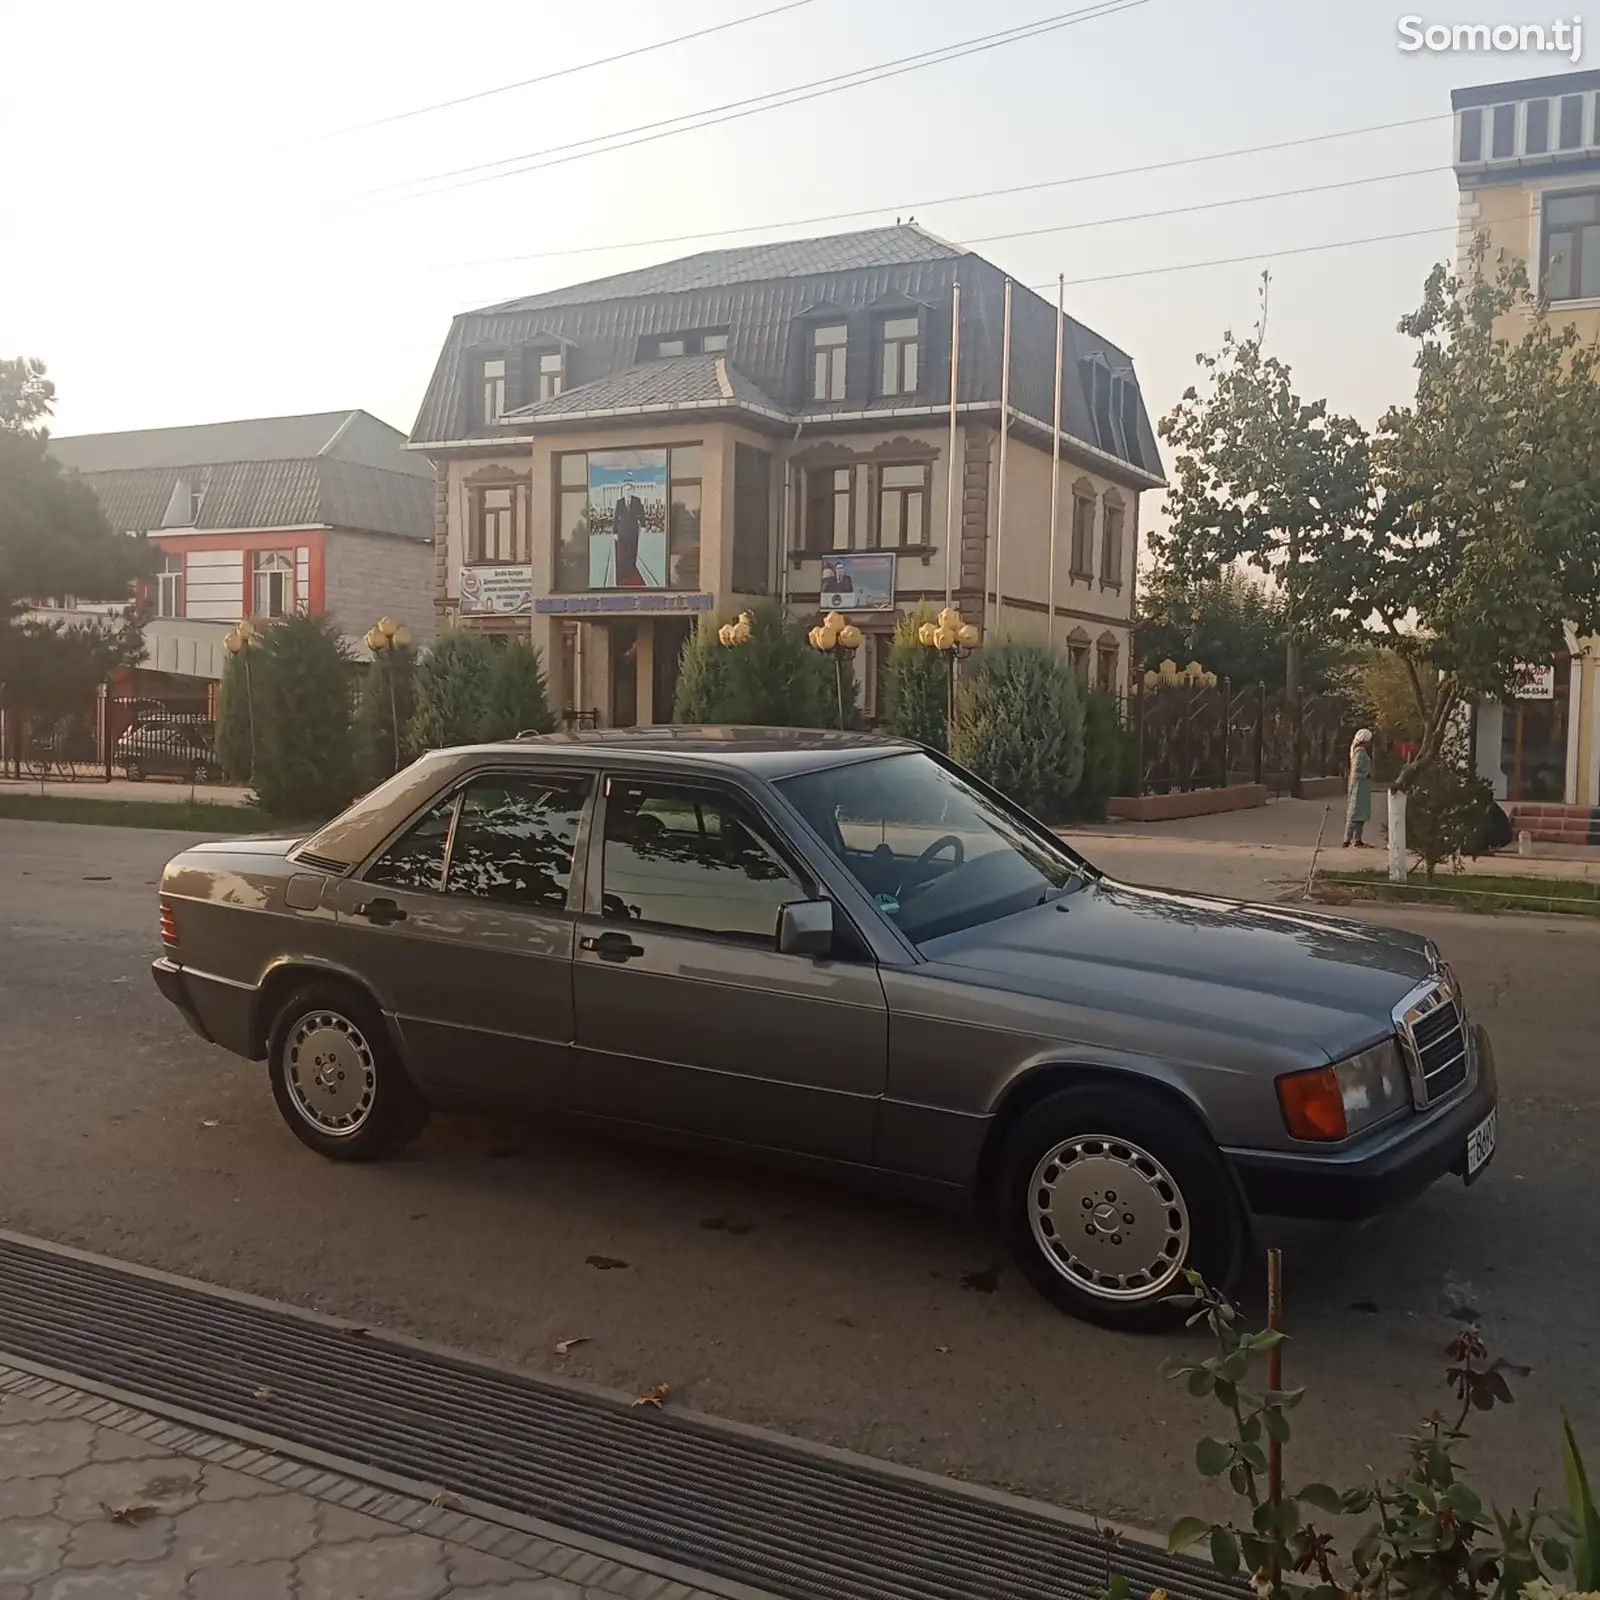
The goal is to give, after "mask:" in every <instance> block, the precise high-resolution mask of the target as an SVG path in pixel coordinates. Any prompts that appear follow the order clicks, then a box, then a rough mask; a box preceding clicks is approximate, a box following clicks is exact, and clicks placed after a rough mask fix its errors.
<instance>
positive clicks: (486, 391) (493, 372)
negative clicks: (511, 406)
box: [480, 356, 507, 424]
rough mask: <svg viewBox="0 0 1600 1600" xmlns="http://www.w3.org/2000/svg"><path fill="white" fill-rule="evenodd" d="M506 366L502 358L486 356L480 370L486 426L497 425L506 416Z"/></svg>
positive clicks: (504, 359)
mask: <svg viewBox="0 0 1600 1600" xmlns="http://www.w3.org/2000/svg"><path fill="white" fill-rule="evenodd" d="M506 365H507V364H506V358H505V357H504V356H486V357H485V358H484V361H483V365H482V367H481V368H480V378H481V381H482V385H483V420H484V422H485V423H486V424H494V423H497V422H499V421H501V419H502V418H504V416H505V414H506V409H507V407H506V393H507V391H506Z"/></svg>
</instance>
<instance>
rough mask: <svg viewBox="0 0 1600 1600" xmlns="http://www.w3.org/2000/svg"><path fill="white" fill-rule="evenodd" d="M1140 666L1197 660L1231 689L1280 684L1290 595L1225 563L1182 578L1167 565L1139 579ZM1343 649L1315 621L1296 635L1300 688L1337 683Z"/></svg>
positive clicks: (1307, 621)
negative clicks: (1209, 574) (1218, 569)
mask: <svg viewBox="0 0 1600 1600" xmlns="http://www.w3.org/2000/svg"><path fill="white" fill-rule="evenodd" d="M1135 637H1136V638H1137V640H1138V648H1139V657H1140V659H1139V666H1140V670H1141V671H1146V670H1149V669H1152V668H1155V667H1159V666H1160V664H1161V663H1162V662H1163V661H1176V662H1177V663H1178V664H1179V665H1180V666H1182V665H1184V664H1185V663H1187V662H1190V661H1198V662H1199V663H1200V665H1201V666H1203V667H1205V668H1206V669H1207V670H1208V671H1211V672H1214V673H1216V674H1217V676H1218V677H1219V678H1226V679H1228V681H1229V683H1230V684H1232V686H1233V688H1234V691H1235V692H1237V691H1238V690H1239V689H1241V688H1243V687H1244V686H1245V685H1247V684H1254V683H1264V684H1265V685H1266V686H1267V688H1268V689H1281V688H1283V686H1284V669H1285V665H1286V661H1285V645H1286V643H1287V640H1288V637H1289V602H1288V596H1287V595H1286V594H1285V593H1284V592H1283V591H1282V590H1280V589H1274V588H1272V587H1270V586H1269V585H1267V584H1265V583H1263V582H1261V581H1260V580H1259V579H1256V578H1253V577H1251V576H1250V575H1249V574H1248V573H1247V572H1244V571H1242V570H1240V569H1239V568H1238V567H1231V568H1228V569H1227V570H1225V571H1224V572H1222V573H1221V574H1220V575H1219V576H1217V577H1214V578H1202V579H1198V580H1194V581H1189V580H1185V579H1184V578H1183V577H1182V576H1180V574H1179V573H1178V572H1177V571H1175V570H1174V568H1173V567H1172V566H1170V565H1169V564H1166V563H1163V564H1161V565H1159V566H1157V567H1156V568H1155V570H1154V571H1153V572H1151V573H1150V574H1149V575H1148V577H1147V578H1146V580H1145V583H1144V587H1143V590H1142V592H1141V594H1140V600H1139V616H1138V626H1137V632H1136V635H1135ZM1348 654H1349V651H1348V647H1347V646H1346V645H1344V643H1343V642H1342V641H1341V640H1339V639H1338V638H1337V637H1334V636H1332V635H1330V633H1329V632H1328V630H1327V629H1326V628H1324V627H1323V626H1321V625H1320V624H1319V623H1318V622H1317V621H1316V620H1314V619H1311V618H1307V619H1305V620H1304V621H1303V622H1302V625H1301V629H1300V635H1299V655H1300V685H1301V688H1302V689H1329V688H1332V687H1333V686H1334V685H1335V683H1336V682H1337V681H1338V677H1339V669H1340V667H1341V666H1342V664H1343V662H1344V660H1345V658H1346V657H1347V656H1348Z"/></svg>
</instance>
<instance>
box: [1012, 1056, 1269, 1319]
mask: <svg viewBox="0 0 1600 1600" xmlns="http://www.w3.org/2000/svg"><path fill="white" fill-rule="evenodd" d="M995 1199H996V1207H997V1214H998V1217H999V1221H1000V1225H1001V1227H1002V1229H1003V1230H1004V1232H1005V1235H1006V1242H1007V1244H1008V1245H1009V1247H1010V1250H1011V1254H1012V1256H1013V1258H1014V1259H1015V1261H1016V1263H1017V1265H1018V1267H1019V1268H1020V1269H1021V1271H1022V1273H1023V1276H1024V1277H1026V1278H1027V1279H1028V1281H1029V1282H1030V1283H1031V1284H1032V1285H1033V1286H1034V1288H1036V1289H1037V1290H1038V1291H1039V1293H1040V1294H1042V1295H1043V1296H1044V1297H1045V1299H1047V1300H1049V1301H1050V1302H1051V1303H1052V1304H1054V1305H1056V1306H1059V1307H1060V1308H1061V1310H1063V1311H1067V1312H1070V1313H1071V1314H1072V1315H1073V1316H1075V1317H1078V1318H1081V1319H1082V1320H1083V1321H1085V1322H1095V1323H1098V1324H1100V1325H1101V1326H1102V1327H1107V1328H1117V1329H1122V1330H1125V1331H1128V1332H1152V1331H1156V1330H1159V1329H1163V1328H1170V1327H1174V1326H1177V1325H1178V1324H1180V1323H1181V1322H1182V1321H1183V1318H1184V1312H1183V1310H1182V1309H1180V1308H1175V1307H1173V1306H1172V1305H1170V1304H1167V1303H1166V1301H1167V1298H1168V1296H1170V1295H1173V1294H1178V1293H1182V1292H1184V1291H1185V1290H1186V1289H1187V1287H1188V1286H1187V1284H1186V1283H1185V1282H1184V1279H1183V1272H1184V1271H1185V1270H1188V1269H1192V1270H1196V1271H1198V1272H1200V1273H1202V1274H1203V1275H1204V1277H1205V1279H1206V1281H1207V1283H1209V1284H1210V1285H1211V1286H1212V1287H1213V1288H1217V1289H1224V1290H1226V1289H1231V1288H1232V1287H1233V1285H1234V1284H1235V1283H1236V1282H1237V1280H1238V1276H1239V1272H1240V1269H1241V1267H1242V1265H1243V1261H1244V1254H1245V1248H1246V1238H1247V1232H1246V1226H1245V1219H1244V1215H1243V1211H1242V1208H1241V1206H1240V1203H1239V1199H1238V1196H1237V1194H1236V1193H1235V1190H1234V1186H1233V1182H1232V1179H1231V1178H1230V1177H1229V1174H1228V1171H1227V1168H1226V1167H1225V1166H1224V1164H1223V1160H1222V1157H1221V1155H1220V1154H1219V1153H1218V1151H1217V1148H1216V1146H1215V1145H1214V1144H1213V1143H1212V1142H1211V1140H1210V1138H1209V1137H1208V1136H1207V1135H1206V1133H1205V1131H1204V1129H1203V1128H1201V1127H1200V1126H1199V1125H1198V1124H1197V1123H1196V1122H1195V1121H1194V1120H1192V1119H1191V1118H1190V1117H1188V1116H1186V1115H1185V1114H1184V1113H1183V1112H1182V1111H1181V1110H1179V1109H1178V1108H1176V1107H1174V1106H1171V1105H1169V1104H1167V1103H1166V1102H1165V1101H1164V1100H1162V1099H1161V1098H1160V1097H1159V1096H1157V1095H1153V1094H1151V1093H1149V1092H1148V1091H1143V1090H1140V1089H1137V1088H1122V1087H1117V1086H1114V1085H1109V1084H1103V1083H1092V1084H1082V1085H1079V1086H1076V1087H1073V1088H1068V1089H1063V1090H1061V1091H1060V1092H1059V1093H1057V1094H1053V1095H1051V1096H1050V1097H1049V1098H1048V1099H1046V1100H1043V1101H1041V1102H1040V1103H1039V1104H1038V1105H1036V1106H1035V1107H1034V1108H1033V1109H1032V1110H1031V1111H1029V1112H1027V1113H1026V1114H1025V1115H1024V1116H1023V1117H1022V1119H1021V1121H1019V1122H1018V1123H1017V1125H1016V1126H1015V1127H1014V1128H1013V1129H1012V1130H1011V1131H1010V1133H1009V1134H1008V1135H1007V1137H1006V1141H1005V1144H1004V1146H1003V1147H1002V1150H1001V1154H1000V1161H999V1165H998V1170H997V1194H996V1196H995ZM1129 1218H1131V1219H1132V1221H1131V1222H1129V1221H1128V1219H1129ZM1067 1219H1070V1221H1069V1220H1067ZM1052 1239H1053V1240H1054V1241H1055V1243H1052V1242H1051V1241H1052ZM1080 1239H1082V1240H1083V1241H1084V1242H1083V1243H1082V1244H1081V1245H1080V1244H1079V1240H1080ZM1080 1252H1081V1253H1080Z"/></svg>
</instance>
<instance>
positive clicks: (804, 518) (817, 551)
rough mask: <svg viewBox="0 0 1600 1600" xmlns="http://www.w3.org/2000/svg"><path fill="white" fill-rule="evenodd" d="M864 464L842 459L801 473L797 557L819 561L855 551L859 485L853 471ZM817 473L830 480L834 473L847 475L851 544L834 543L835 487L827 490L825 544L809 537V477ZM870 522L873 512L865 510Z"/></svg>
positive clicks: (813, 465) (812, 464)
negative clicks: (833, 510)
mask: <svg viewBox="0 0 1600 1600" xmlns="http://www.w3.org/2000/svg"><path fill="white" fill-rule="evenodd" d="M862 464H863V463H862V462H860V461H859V460H857V459H855V458H853V457H841V458H840V459H838V460H833V461H826V460H825V461H814V462H810V463H808V464H807V465H806V466H804V467H803V468H802V469H801V478H800V548H799V552H798V553H799V554H800V555H801V556H802V557H805V558H810V559H820V558H821V557H823V556H831V555H849V554H853V553H854V551H855V549H856V522H857V520H858V519H857V517H856V491H857V489H858V488H859V484H858V483H857V481H856V469H857V468H858V467H860V466H861V465H862ZM816 472H826V473H827V474H828V475H829V476H830V477H831V476H832V475H833V474H834V473H836V472H848V473H849V474H850V542H849V543H848V544H846V545H836V544H834V543H833V516H832V507H833V502H834V499H835V498H836V497H837V495H838V493H839V490H838V487H837V486H836V485H835V486H833V487H830V488H829V490H828V506H829V516H828V542H827V543H818V542H817V541H815V540H814V539H813V537H812V528H811V475H812V474H813V473H816ZM867 515H868V517H869V519H870V518H871V516H872V508H871V507H870V506H869V507H868V508H867Z"/></svg>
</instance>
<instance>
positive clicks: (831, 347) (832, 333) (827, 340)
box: [811, 322, 849, 400]
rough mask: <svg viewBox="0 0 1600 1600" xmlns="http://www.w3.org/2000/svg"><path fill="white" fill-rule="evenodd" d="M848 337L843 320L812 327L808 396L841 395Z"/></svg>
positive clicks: (836, 398) (833, 397)
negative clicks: (822, 326) (809, 394)
mask: <svg viewBox="0 0 1600 1600" xmlns="http://www.w3.org/2000/svg"><path fill="white" fill-rule="evenodd" d="M848 337H849V333H848V330H847V329H846V328H845V325H844V324H843V323H842V322H830V323H829V324H828V325H827V326H826V327H825V328H813V329H812V330H811V398H812V399H813V400H843V399H844V358H845V345H846V341H847V339H848Z"/></svg>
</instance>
